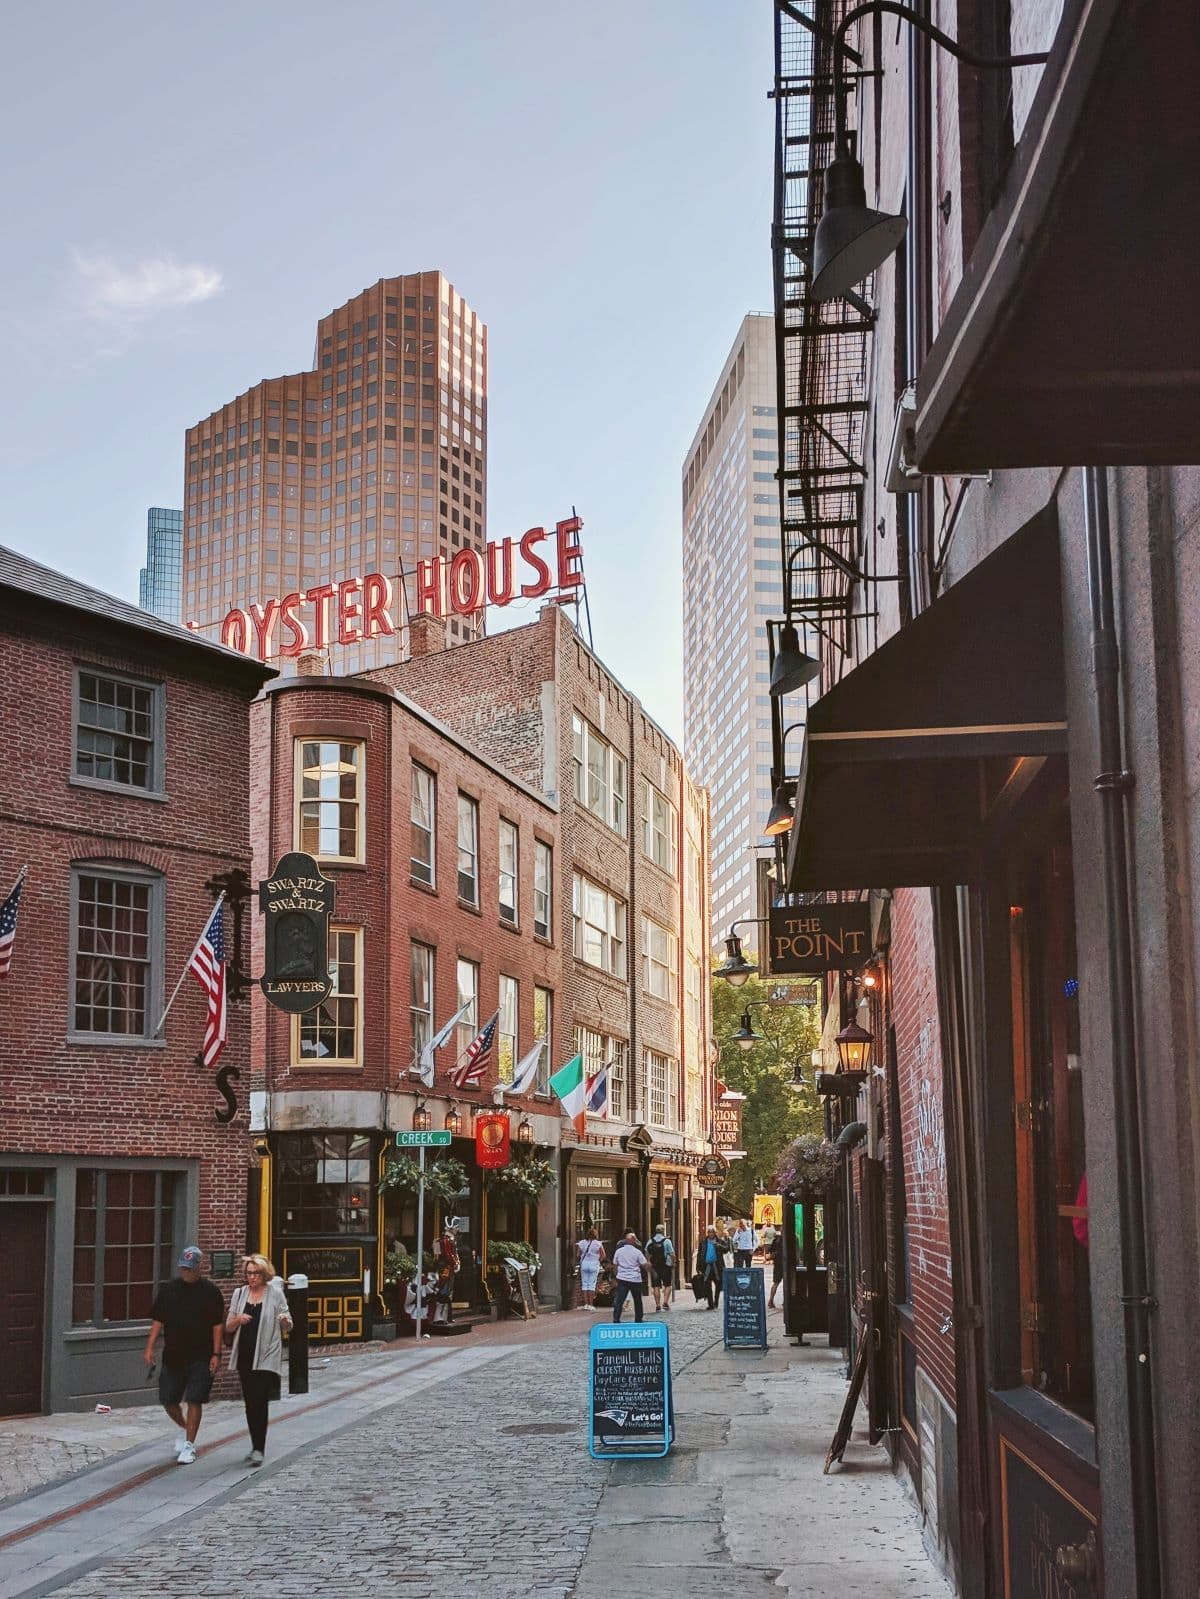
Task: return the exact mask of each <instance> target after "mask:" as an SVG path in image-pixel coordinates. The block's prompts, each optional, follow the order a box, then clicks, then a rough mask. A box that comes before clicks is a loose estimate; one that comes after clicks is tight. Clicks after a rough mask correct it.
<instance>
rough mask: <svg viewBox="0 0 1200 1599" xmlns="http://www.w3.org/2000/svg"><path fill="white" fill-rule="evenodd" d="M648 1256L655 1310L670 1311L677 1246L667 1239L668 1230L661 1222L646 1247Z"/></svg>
mask: <svg viewBox="0 0 1200 1599" xmlns="http://www.w3.org/2000/svg"><path fill="white" fill-rule="evenodd" d="M646 1256H647V1258H648V1259H649V1261H650V1286H651V1288H653V1290H654V1308H655V1310H670V1308H671V1290H672V1288H673V1287H674V1285H675V1245H674V1244H673V1243H672V1242H671V1240H670V1239H669V1238H668V1237H667V1230H666V1228H665V1227H664V1226H663V1225H662V1223H661V1222H660V1223H659V1224H658V1226H657V1227H656V1228H655V1229H654V1237H653V1238H652V1239H651V1240H650V1242H649V1243H648V1244H647V1245H646Z"/></svg>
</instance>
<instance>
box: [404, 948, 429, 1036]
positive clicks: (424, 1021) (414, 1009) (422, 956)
mask: <svg viewBox="0 0 1200 1599" xmlns="http://www.w3.org/2000/svg"><path fill="white" fill-rule="evenodd" d="M410 967H411V977H410V992H409V1001H408V1017H409V1025H410V1027H411V1029H412V1047H413V1061H414V1062H415V1061H416V1059H417V1057H418V1055H420V1053H421V1051H422V1050H423V1049H424V1048H425V1045H426V1044H427V1043H428V1042H429V1040H430V1039H431V1038H432V1037H433V1028H434V1021H433V950H432V949H431V948H430V946H429V945H428V944H418V943H417V942H416V941H415V940H414V942H413V946H412V953H411V956H410Z"/></svg>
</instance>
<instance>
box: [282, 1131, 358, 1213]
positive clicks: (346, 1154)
mask: <svg viewBox="0 0 1200 1599" xmlns="http://www.w3.org/2000/svg"><path fill="white" fill-rule="evenodd" d="M277 1151H278V1155H277V1167H276V1170H277V1172H278V1181H279V1231H280V1232H281V1233H283V1234H285V1235H291V1236H293V1237H295V1236H296V1235H298V1234H299V1235H305V1234H307V1235H309V1236H311V1235H312V1234H314V1233H318V1234H319V1233H350V1234H354V1233H368V1232H370V1230H371V1140H370V1138H369V1137H368V1135H367V1134H366V1133H283V1134H282V1135H281V1136H280V1137H279V1140H278V1144H277Z"/></svg>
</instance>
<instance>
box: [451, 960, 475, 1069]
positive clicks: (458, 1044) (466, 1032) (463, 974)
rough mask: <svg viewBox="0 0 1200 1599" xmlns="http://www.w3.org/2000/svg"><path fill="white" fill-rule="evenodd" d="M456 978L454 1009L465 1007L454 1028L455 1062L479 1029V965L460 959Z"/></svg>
mask: <svg viewBox="0 0 1200 1599" xmlns="http://www.w3.org/2000/svg"><path fill="white" fill-rule="evenodd" d="M456 980H457V983H458V1004H457V1005H456V1006H455V1009H456V1010H461V1009H462V1007H463V1006H464V1005H465V1006H466V1007H467V1010H466V1013H465V1015H464V1016H463V1018H462V1020H461V1021H460V1022H459V1024H458V1026H457V1027H456V1028H455V1029H454V1060H455V1062H456V1063H457V1062H458V1061H459V1060H460V1059H461V1057H462V1055H463V1054H464V1052H465V1051H466V1049H467V1047H468V1046H469V1045H470V1043H471V1040H472V1039H473V1038H474V1037H475V1034H476V1033H477V1032H478V1031H479V967H478V966H477V965H476V964H475V962H474V961H465V960H461V959H460V960H459V962H458V966H457V967H456Z"/></svg>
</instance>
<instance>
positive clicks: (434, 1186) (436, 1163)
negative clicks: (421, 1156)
mask: <svg viewBox="0 0 1200 1599" xmlns="http://www.w3.org/2000/svg"><path fill="white" fill-rule="evenodd" d="M420 1177H421V1168H420V1166H419V1165H418V1164H417V1162H416V1161H415V1160H414V1159H413V1158H412V1156H411V1155H394V1156H393V1157H392V1158H391V1159H390V1160H389V1161H388V1163H387V1170H386V1171H385V1172H384V1174H383V1176H382V1177H381V1178H380V1179H379V1192H380V1193H381V1194H384V1193H387V1192H388V1190H389V1189H392V1188H395V1189H398V1190H399V1191H400V1192H401V1193H402V1194H415V1193H416V1191H417V1186H418V1184H419V1182H420ZM466 1187H468V1183H467V1168H466V1167H465V1166H464V1165H463V1163H462V1161H461V1160H455V1159H454V1157H453V1156H452V1155H447V1156H445V1157H444V1158H443V1159H442V1160H432V1161H430V1162H429V1164H428V1165H427V1166H426V1167H425V1193H426V1195H427V1197H428V1198H430V1199H438V1200H441V1201H442V1202H443V1203H445V1202H446V1201H447V1200H450V1199H453V1198H455V1196H456V1195H458V1194H461V1193H462V1192H463V1190H464V1189H465V1188H466Z"/></svg>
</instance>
